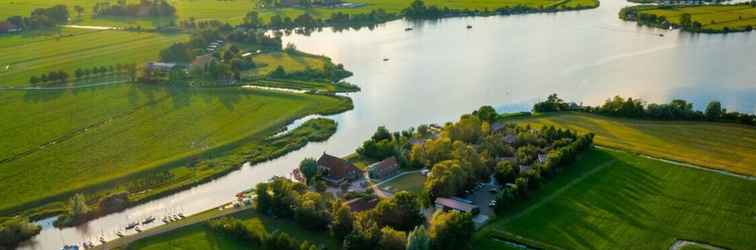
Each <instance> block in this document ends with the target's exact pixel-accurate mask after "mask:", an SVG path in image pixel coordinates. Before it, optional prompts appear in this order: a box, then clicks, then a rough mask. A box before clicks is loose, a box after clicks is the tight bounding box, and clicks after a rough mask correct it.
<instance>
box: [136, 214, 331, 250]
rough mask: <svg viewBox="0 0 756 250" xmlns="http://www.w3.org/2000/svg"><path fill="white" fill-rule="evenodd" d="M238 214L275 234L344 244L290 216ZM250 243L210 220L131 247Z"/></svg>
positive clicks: (207, 246)
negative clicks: (220, 230) (218, 228)
mask: <svg viewBox="0 0 756 250" xmlns="http://www.w3.org/2000/svg"><path fill="white" fill-rule="evenodd" d="M234 217H236V218H238V219H241V220H242V221H243V222H244V224H245V225H246V226H247V227H249V228H251V229H252V230H254V231H257V232H267V233H268V234H271V233H273V232H275V231H281V232H285V233H287V234H289V235H291V236H292V238H293V239H295V240H297V241H303V240H307V241H309V242H313V243H315V244H317V245H323V246H325V247H326V248H327V249H339V246H340V245H341V244H340V243H339V242H337V241H336V239H334V238H333V237H331V236H330V235H329V233H328V232H324V231H321V232H313V231H309V230H306V229H304V228H302V227H301V226H299V225H297V224H296V223H295V222H293V221H290V220H280V219H274V218H271V217H269V216H259V215H258V214H257V212H255V211H254V210H247V211H244V212H241V213H239V214H237V215H235V216H234ZM249 247H250V246H249V245H248V244H247V243H245V242H242V241H240V240H238V239H234V238H231V237H229V236H228V235H225V234H222V233H218V232H215V231H213V230H211V229H210V227H209V226H207V224H205V223H201V224H196V225H192V226H189V227H185V228H181V229H179V230H176V231H172V232H169V233H164V234H160V235H157V236H154V237H150V238H146V239H142V240H139V241H136V242H134V243H133V244H131V245H129V247H128V248H127V249H129V250H149V249H249Z"/></svg>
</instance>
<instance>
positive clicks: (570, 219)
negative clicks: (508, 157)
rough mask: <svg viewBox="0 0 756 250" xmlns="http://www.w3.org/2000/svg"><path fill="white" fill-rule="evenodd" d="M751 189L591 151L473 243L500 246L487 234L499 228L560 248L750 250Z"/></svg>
mask: <svg viewBox="0 0 756 250" xmlns="http://www.w3.org/2000/svg"><path fill="white" fill-rule="evenodd" d="M605 164H609V165H610V166H608V167H603V168H601V169H600V170H597V171H596V172H594V171H593V170H595V169H596V168H597V167H598V166H604V165H605ZM576 180H577V181H576ZM755 191H756V182H753V181H750V180H746V179H743V178H736V177H733V176H729V175H721V174H718V173H712V172H710V171H701V170H699V169H694V168H687V167H677V166H675V165H672V164H670V163H667V162H663V161H658V160H655V159H648V158H645V157H642V156H638V155H635V154H632V153H627V152H620V151H610V150H604V149H595V150H593V151H591V152H589V153H587V154H586V155H584V156H583V157H581V160H580V161H578V162H577V163H576V164H574V165H573V166H571V167H569V168H567V169H565V171H562V172H561V173H560V174H559V175H558V176H557V177H555V178H552V180H550V181H549V182H546V184H545V185H543V186H542V187H541V188H540V189H539V190H538V191H536V192H534V193H532V194H531V198H529V199H528V200H526V201H525V202H524V203H522V204H517V205H515V207H513V209H512V210H511V211H510V212H506V213H504V214H501V215H500V216H497V218H496V219H494V221H492V222H491V223H490V225H489V226H487V227H484V228H483V229H482V230H481V232H480V233H478V235H479V236H480V237H478V239H479V241H480V242H481V243H480V244H478V247H479V248H478V249H496V247H493V246H496V245H501V244H500V243H495V242H492V241H491V240H487V239H486V238H487V237H486V236H487V235H492V234H493V233H495V232H496V231H497V230H498V231H505V232H508V233H512V234H514V235H521V236H523V237H525V238H528V239H532V240H535V241H538V242H544V243H548V244H556V245H559V246H560V247H562V248H565V249H630V248H633V249H668V248H669V247H670V246H672V245H673V244H674V243H675V242H676V241H677V240H680V239H685V240H690V241H695V242H701V243H705V244H708V245H714V246H721V247H723V248H727V249H750V248H752V246H754V244H756V239H754V238H753V237H749V236H750V235H754V233H756V221H755V220H756V199H755V198H754V197H756V192H755ZM480 247H482V248H480ZM486 247H487V248H486Z"/></svg>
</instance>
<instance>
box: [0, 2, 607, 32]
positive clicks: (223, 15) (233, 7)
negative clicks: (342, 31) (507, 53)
mask: <svg viewBox="0 0 756 250" xmlns="http://www.w3.org/2000/svg"><path fill="white" fill-rule="evenodd" d="M97 2H98V1H97V0H73V1H70V0H29V1H23V2H19V1H10V0H3V1H2V2H0V17H7V16H12V15H29V13H31V11H32V10H33V9H34V8H40V7H50V6H52V5H55V4H65V5H67V6H68V7H69V11H70V12H71V16H72V20H73V21H72V24H77V25H97V26H122V27H123V26H137V25H139V26H142V27H155V26H159V25H162V24H166V23H168V22H169V21H170V19H167V18H162V19H157V18H92V17H91V11H92V7H93V6H94V4H95V3H97ZM171 2H172V3H173V4H174V6H175V7H176V12H177V13H176V15H177V18H178V19H179V20H187V19H190V18H194V19H196V20H211V19H212V20H221V21H225V22H229V23H232V24H238V23H241V22H242V20H243V18H244V16H245V14H246V13H247V12H249V11H251V10H256V11H257V12H259V13H260V16H261V18H263V20H265V21H266V22H267V21H269V20H270V17H271V16H273V15H276V14H279V15H284V16H289V17H291V18H294V17H296V16H299V15H301V14H303V13H310V14H312V15H314V16H315V17H318V18H328V17H330V16H331V14H333V13H335V12H343V13H349V14H358V13H367V12H370V11H372V10H375V9H384V10H386V11H388V12H392V13H399V12H400V11H401V10H402V9H404V8H406V7H407V6H409V5H410V3H411V2H412V1H410V0H354V1H347V2H352V3H364V4H367V6H364V7H358V8H311V9H303V8H258V7H257V6H258V4H257V1H254V0H230V1H217V0H175V1H171ZM425 2H426V5H436V6H440V7H449V8H453V9H477V10H484V9H488V10H495V9H497V8H500V7H511V6H514V5H527V6H530V7H540V6H544V7H548V6H564V7H576V6H578V5H580V6H598V1H597V0H452V1H444V0H426V1H425ZM75 5H80V6H82V7H84V9H85V12H84V13H83V15H82V17H81V18H79V17H78V14H77V13H75V12H74V11H73V6H75ZM3 19H4V18H3Z"/></svg>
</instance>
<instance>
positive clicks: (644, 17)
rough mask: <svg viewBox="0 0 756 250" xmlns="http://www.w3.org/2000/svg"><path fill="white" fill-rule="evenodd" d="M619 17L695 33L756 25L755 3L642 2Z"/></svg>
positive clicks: (750, 29) (715, 31)
mask: <svg viewBox="0 0 756 250" xmlns="http://www.w3.org/2000/svg"><path fill="white" fill-rule="evenodd" d="M619 17H620V19H622V20H625V21H632V22H637V23H638V25H644V26H650V27H656V28H661V29H670V28H679V29H682V30H683V31H688V32H695V33H731V32H749V31H752V30H753V28H754V27H756V5H754V3H739V4H706V5H639V6H632V7H625V8H623V9H622V10H620V12H619Z"/></svg>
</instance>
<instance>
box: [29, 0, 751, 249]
mask: <svg viewBox="0 0 756 250" xmlns="http://www.w3.org/2000/svg"><path fill="white" fill-rule="evenodd" d="M625 5H627V3H626V2H624V1H622V0H604V1H602V2H601V7H599V8H598V9H593V10H584V11H573V12H563V13H556V14H530V15H516V16H493V17H475V18H449V19H443V20H440V21H433V22H419V23H415V22H408V21H403V20H398V21H393V22H389V23H386V24H383V25H380V26H378V27H377V28H375V29H374V30H368V29H361V30H358V31H345V32H333V31H331V30H330V29H325V30H323V31H321V32H316V33H313V34H311V35H309V36H303V35H292V36H288V37H286V38H285V43H288V42H291V43H294V44H295V45H296V46H297V48H299V49H300V50H303V51H307V52H311V53H315V54H323V55H326V56H329V57H331V58H333V60H334V62H336V63H343V64H344V65H345V66H346V68H347V69H349V70H351V71H353V72H354V76H353V77H351V78H349V79H347V80H348V81H349V82H352V83H355V84H358V85H359V86H360V87H362V92H359V93H355V94H351V97H352V98H353V99H354V104H355V105H354V106H355V109H354V110H352V111H349V112H346V113H343V114H339V115H336V116H332V118H333V119H335V120H337V121H338V122H339V129H338V132H337V133H336V134H335V135H334V136H333V137H332V138H331V139H330V140H328V141H326V142H324V143H311V144H309V145H307V146H306V147H304V148H303V149H301V150H298V151H296V152H292V153H290V154H288V155H286V156H284V157H281V158H279V159H276V160H273V161H269V162H266V163H263V164H258V165H255V166H249V165H245V166H244V167H242V168H241V169H240V170H238V171H234V172H232V173H230V174H228V175H226V176H224V177H222V178H219V179H217V180H215V181H212V182H210V183H207V184H203V185H200V186H197V187H194V188H192V189H189V190H186V191H183V192H179V193H177V194H175V195H171V196H168V197H165V198H162V199H158V200H155V201H152V202H149V203H146V204H143V205H140V206H136V207H134V208H131V209H128V210H125V211H123V212H121V213H117V214H112V215H109V216H106V217H103V218H100V219H97V220H94V221H92V222H90V223H88V224H86V225H83V226H80V227H75V228H66V229H56V228H54V227H51V226H49V222H50V220H47V221H46V222H40V223H42V224H45V226H44V229H43V231H42V233H41V234H40V235H38V236H36V237H35V238H34V239H33V240H31V241H29V242H27V243H26V244H25V245H24V246H22V249H60V248H61V246H62V245H64V244H71V243H77V242H82V241H85V240H93V241H94V240H95V239H97V237H99V236H100V235H104V237H105V238H106V239H113V238H115V237H116V236H115V235H114V232H115V231H116V230H118V229H119V228H121V229H122V228H123V226H124V225H125V224H126V223H127V222H129V221H134V220H137V219H140V218H144V217H146V216H149V215H152V216H156V217H162V216H163V215H166V214H168V213H176V212H177V211H181V212H183V213H184V214H193V213H197V212H199V211H203V210H206V209H209V208H212V207H215V206H219V205H221V204H223V203H225V202H228V201H230V200H232V198H233V195H234V194H235V193H237V192H239V191H241V190H244V189H247V188H249V187H251V186H254V185H255V184H256V183H258V182H260V181H263V180H267V179H268V178H270V177H271V176H274V175H280V176H286V175H287V174H288V173H289V172H290V171H291V170H292V169H293V168H295V167H296V166H297V164H298V162H299V161H300V160H301V159H303V158H305V157H318V156H319V155H320V154H322V153H323V152H328V153H330V154H335V155H346V154H349V153H351V152H353V151H354V149H355V148H356V147H357V146H358V145H360V143H361V142H362V141H363V140H364V139H365V138H367V137H368V136H369V135H370V134H371V133H373V131H374V130H375V128H376V127H377V126H380V125H385V126H387V127H389V129H405V128H408V127H412V126H417V125H418V124H422V123H429V122H445V121H450V120H454V119H456V118H457V117H458V116H459V115H460V114H462V113H465V112H470V111H472V110H473V109H476V108H478V107H479V106H481V105H486V104H488V105H493V106H495V107H497V108H498V109H499V110H500V111H526V110H528V109H529V107H530V106H531V105H532V103H533V102H535V101H537V100H542V99H544V98H545V96H547V95H548V94H550V93H558V94H559V95H560V96H561V97H563V98H565V99H567V100H569V101H575V102H578V103H579V102H583V103H585V104H591V105H596V104H599V103H601V102H602V101H603V100H605V99H606V98H609V97H611V96H614V95H618V94H621V95H623V96H632V97H641V98H643V99H644V100H647V101H653V102H662V101H669V100H671V99H673V98H683V99H687V100H692V101H694V102H695V103H696V104H697V105H696V107H697V108H702V107H703V106H704V105H705V103H706V102H708V101H709V100H719V101H722V103H723V105H724V106H726V107H727V108H728V109H736V110H738V111H743V112H756V32H749V33H735V34H727V35H721V34H714V35H709V34H689V33H681V32H678V31H666V30H659V29H650V28H640V27H638V26H636V25H635V23H626V22H623V21H621V20H619V19H618V18H617V12H618V11H619V9H620V8H621V7H623V6H625ZM467 25H471V26H472V29H467V28H466V26H467ZM407 27H412V28H414V29H413V30H412V31H404V29H405V28H407ZM659 34H664V36H660V35H659ZM384 58H386V59H388V61H384ZM153 224H157V223H153Z"/></svg>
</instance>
